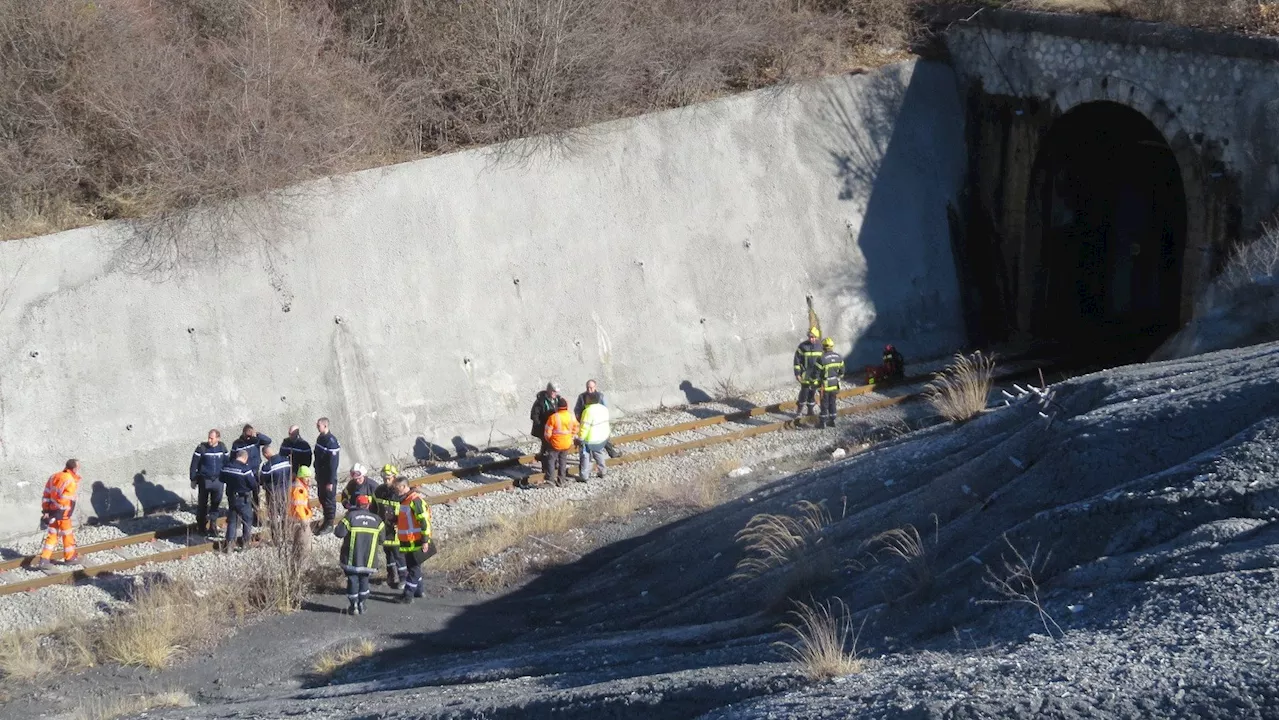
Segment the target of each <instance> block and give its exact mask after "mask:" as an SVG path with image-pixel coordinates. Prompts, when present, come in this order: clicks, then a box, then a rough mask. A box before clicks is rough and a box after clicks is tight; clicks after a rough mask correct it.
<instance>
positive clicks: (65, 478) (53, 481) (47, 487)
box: [40, 470, 80, 512]
mask: <svg viewBox="0 0 1280 720" xmlns="http://www.w3.org/2000/svg"><path fill="white" fill-rule="evenodd" d="M79 489H80V476H79V475H77V474H76V473H75V472H74V471H71V470H60V471H58V472H56V473H54V474H52V475H50V476H49V480H48V482H46V483H45V484H44V497H43V498H42V499H41V501H40V508H41V510H42V511H43V512H61V511H66V510H70V509H71V506H72V505H74V504H75V501H76V491H77V490H79Z"/></svg>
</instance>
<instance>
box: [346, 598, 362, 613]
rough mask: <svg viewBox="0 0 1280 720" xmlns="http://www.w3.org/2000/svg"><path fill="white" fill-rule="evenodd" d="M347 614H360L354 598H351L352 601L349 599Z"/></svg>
mask: <svg viewBox="0 0 1280 720" xmlns="http://www.w3.org/2000/svg"><path fill="white" fill-rule="evenodd" d="M347 614H348V615H359V614H360V606H359V605H357V604H356V601H355V600H352V601H351V604H350V605H348V606H347Z"/></svg>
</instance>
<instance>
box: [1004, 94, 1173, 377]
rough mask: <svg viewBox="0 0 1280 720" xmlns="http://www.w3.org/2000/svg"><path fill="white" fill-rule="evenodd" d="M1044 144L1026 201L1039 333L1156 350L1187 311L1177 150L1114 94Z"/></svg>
mask: <svg viewBox="0 0 1280 720" xmlns="http://www.w3.org/2000/svg"><path fill="white" fill-rule="evenodd" d="M1040 147H1041V149H1040V151H1039V153H1038V156H1037V157H1036V161H1035V164H1034V166H1033V169H1032V182H1031V186H1030V190H1029V196H1028V200H1027V204H1028V207H1027V223H1028V228H1027V230H1028V232H1027V241H1028V243H1029V248H1032V249H1034V248H1038V249H1039V252H1038V255H1039V262H1038V263H1036V267H1035V270H1034V271H1033V275H1032V276H1033V277H1034V278H1035V285H1034V287H1035V290H1034V293H1033V301H1032V303H1031V308H1030V310H1031V316H1030V318H1029V319H1030V321H1031V322H1030V325H1031V327H1030V329H1031V331H1032V334H1033V335H1034V336H1035V337H1036V338H1038V339H1041V340H1047V341H1050V342H1054V343H1059V342H1060V343H1066V344H1068V345H1071V346H1075V347H1077V348H1081V349H1083V348H1084V347H1089V348H1092V350H1093V351H1096V350H1099V349H1102V348H1107V349H1108V350H1110V351H1113V352H1115V353H1116V354H1117V355H1134V356H1138V355H1145V354H1146V353H1149V352H1150V351H1152V350H1154V349H1155V348H1156V347H1157V346H1158V345H1159V344H1160V343H1161V342H1162V341H1163V340H1164V339H1165V338H1166V337H1168V336H1169V334H1171V333H1172V332H1173V331H1175V330H1177V328H1178V326H1179V321H1180V317H1179V314H1180V307H1181V303H1180V299H1181V292H1182V259H1183V258H1182V256H1183V250H1184V247H1185V245H1186V225H1187V202H1186V197H1185V195H1184V191H1183V187H1182V176H1181V174H1180V173H1179V169H1178V162H1177V160H1176V159H1175V158H1174V155H1173V151H1172V150H1171V149H1170V147H1169V144H1168V142H1166V141H1165V139H1164V137H1163V135H1161V133H1160V131H1159V130H1158V129H1157V128H1156V127H1155V126H1154V125H1153V124H1152V123H1151V122H1150V121H1149V120H1147V119H1146V118H1145V117H1144V116H1143V115H1142V114H1141V113H1139V112H1137V111H1135V110H1132V109H1130V108H1128V107H1126V106H1124V105H1120V104H1118V103H1112V102H1093V103H1087V104H1085V105H1081V106H1079V107H1077V108H1074V109H1072V110H1071V111H1070V112H1068V113H1066V114H1065V115H1063V116H1062V117H1061V118H1059V119H1058V120H1057V121H1055V122H1054V124H1053V125H1052V127H1050V129H1049V132H1048V134H1047V135H1046V137H1045V138H1044V140H1043V142H1042V143H1041V146H1040Z"/></svg>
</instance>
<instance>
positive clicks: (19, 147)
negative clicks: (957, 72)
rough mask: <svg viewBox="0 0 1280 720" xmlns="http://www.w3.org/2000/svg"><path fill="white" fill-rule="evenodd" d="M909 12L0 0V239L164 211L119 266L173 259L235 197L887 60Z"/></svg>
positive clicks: (898, 5) (500, 1)
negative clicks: (199, 211)
mask: <svg viewBox="0 0 1280 720" xmlns="http://www.w3.org/2000/svg"><path fill="white" fill-rule="evenodd" d="M909 6H910V2H909V0H841V1H839V2H827V1H825V0H823V1H820V2H810V1H807V0H806V1H800V0H763V1H762V2H757V3H742V2H740V0H700V1H699V2H691V1H690V0H620V1H617V2H611V1H608V0H474V1H469V2H457V3H454V2H420V1H418V0H328V1H327V2H325V3H301V2H291V1H290V0H166V1H165V2H146V3H144V2H137V1H136V0H100V1H99V2H94V3H88V2H80V1H79V0H50V1H48V2H29V0H0V189H3V191H4V192H3V194H2V195H0V233H3V235H2V236H0V237H5V238H7V237H20V236H24V235H30V234H35V233H41V232H48V231H50V230H57V229H63V228H66V227H73V226H77V225H82V224H87V223H90V222H93V221H96V220H101V219H109V218H142V217H146V218H157V217H158V218H161V219H162V221H161V222H154V223H149V224H145V225H142V226H140V227H139V230H138V233H137V236H136V237H135V239H134V241H133V242H132V243H131V246H130V247H128V248H126V249H127V250H129V251H130V252H129V254H130V259H136V262H137V263H138V264H139V265H142V266H145V267H147V268H149V269H151V268H155V267H162V266H164V267H167V266H169V265H173V264H181V263H183V262H186V260H187V258H186V257H185V254H187V253H191V252H194V251H197V250H199V251H201V252H212V251H214V250H217V248H216V247H213V248H210V247H205V246H207V245H209V244H210V243H214V242H223V243H225V242H226V240H225V238H224V237H223V235H224V234H223V233H220V232H219V231H220V229H221V228H222V227H223V226H224V222H223V221H222V220H220V219H219V216H218V214H219V213H232V214H238V213H243V208H237V206H235V205H234V204H228V202H227V201H229V200H231V199H234V198H240V197H244V196H247V195H260V194H263V193H266V194H268V198H270V197H271V194H273V193H276V192H278V191H279V190H280V189H281V188H284V187H286V186H289V185H292V184H294V183H296V182H298V181H299V180H305V179H307V178H314V177H318V176H321V175H327V174H332V173H335V172H340V171H343V170H348V169H356V168H361V167H369V166H373V165H378V164H383V163H386V162H391V161H397V160H401V159H404V158H407V157H412V156H415V155H418V154H421V153H432V152H439V151H444V150H451V149H454V148H458V147H465V146H474V145H478V144H489V143H495V142H500V141H505V140H513V139H517V138H532V140H528V141H526V142H522V143H518V144H516V145H513V146H509V147H508V150H510V149H516V150H518V151H521V152H523V151H525V150H529V149H536V148H538V147H543V146H545V144H546V143H547V142H555V141H556V140H557V138H564V137H565V134H566V133H572V132H573V131H574V129H575V128H580V127H582V126H584V125H585V124H587V123H591V122H595V121H599V120H604V119H609V118H616V117H621V116H626V115H631V114H635V113H639V112H644V111H647V110H651V109H655V108H664V107H673V106H677V105H683V104H687V103H690V102H695V101H699V100H704V99H708V98H711V97H716V96H718V95H721V94H724V93H727V92H734V91H740V90H744V89H751V88H757V87H762V86H765V85H768V84H771V83H776V82H780V81H786V80H794V79H797V78H803V77H811V76H814V75H820V74H825V73H830V72H836V71H840V70H844V69H848V68H849V67H851V66H852V65H855V64H866V60H865V58H864V57H863V56H864V55H866V52H864V50H865V48H864V46H865V45H868V44H873V45H875V48H874V52H872V55H876V56H879V57H881V60H891V59H894V58H893V57H892V56H890V55H885V54H884V53H883V49H884V48H894V47H900V46H901V39H902V38H904V37H906V36H907V34H908V33H909V32H910V27H911V18H910V14H909V13H908V12H906V10H907V9H908V8H909ZM273 201H274V200H273ZM189 208H203V209H205V210H206V213H205V214H204V215H202V216H197V217H198V218H199V224H198V226H197V227H195V228H193V227H191V226H190V225H188V224H186V223H189V222H190V221H189V220H176V219H174V218H173V217H172V213H173V212H174V211H176V210H185V209H189ZM232 221H233V222H235V223H236V224H239V225H243V224H244V223H243V222H242V218H233V219H232ZM263 234H264V235H270V234H271V233H270V232H269V231H264V232H263ZM192 235H199V236H201V240H202V242H196V241H190V240H189V241H186V243H185V244H184V239H185V238H187V237H188V236H192ZM226 251H227V252H230V251H231V250H230V249H227V250H226Z"/></svg>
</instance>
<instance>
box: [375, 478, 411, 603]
mask: <svg viewBox="0 0 1280 720" xmlns="http://www.w3.org/2000/svg"><path fill="white" fill-rule="evenodd" d="M398 473H399V471H398V470H397V469H396V466H395V465H390V464H387V465H383V466H382V484H381V485H379V486H378V487H377V489H375V490H374V491H373V511H374V512H375V513H376V514H377V515H378V516H379V517H381V518H382V521H383V522H384V523H386V529H385V530H384V531H383V533H382V552H383V553H385V554H386V556H387V587H389V588H391V589H392V590H399V589H400V580H401V577H402V576H401V575H400V566H401V565H404V558H402V557H400V540H399V539H398V538H397V537H396V524H397V521H398V519H399V516H400V491H399V490H397V489H396V476H397V474H398Z"/></svg>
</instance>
